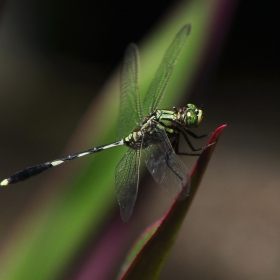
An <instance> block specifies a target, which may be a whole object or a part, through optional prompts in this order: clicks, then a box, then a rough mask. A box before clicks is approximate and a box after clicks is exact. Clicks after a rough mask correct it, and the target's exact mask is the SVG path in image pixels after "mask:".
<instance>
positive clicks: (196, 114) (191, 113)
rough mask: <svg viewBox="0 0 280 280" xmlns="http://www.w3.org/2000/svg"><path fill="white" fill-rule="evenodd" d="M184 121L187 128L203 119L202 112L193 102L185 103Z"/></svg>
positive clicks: (197, 124)
mask: <svg viewBox="0 0 280 280" xmlns="http://www.w3.org/2000/svg"><path fill="white" fill-rule="evenodd" d="M185 110H186V111H185V123H186V126H187V127H188V128H192V127H197V126H199V124H200V122H201V121H202V119H203V112H202V110H200V109H197V107H196V106H195V105H193V104H187V106H186V109H185Z"/></svg>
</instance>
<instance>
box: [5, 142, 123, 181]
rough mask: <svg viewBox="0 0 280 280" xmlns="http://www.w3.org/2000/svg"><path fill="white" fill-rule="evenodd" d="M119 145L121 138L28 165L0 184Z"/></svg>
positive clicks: (28, 176)
mask: <svg viewBox="0 0 280 280" xmlns="http://www.w3.org/2000/svg"><path fill="white" fill-rule="evenodd" d="M121 145H124V141H123V140H120V141H117V142H115V143H112V144H109V145H105V146H100V147H95V148H92V149H89V150H86V151H83V152H80V153H75V154H72V155H69V156H66V157H63V158H59V159H56V160H53V161H49V162H45V163H42V164H39V165H35V166H31V167H28V168H26V169H24V170H21V171H19V172H16V173H15V174H13V175H12V176H10V177H9V178H7V179H4V180H3V181H1V183H0V185H1V186H6V185H10V184H14V183H18V182H20V181H24V180H26V179H29V178H30V177H33V176H35V175H38V174H40V173H41V172H43V171H45V170H47V169H50V168H52V167H55V166H57V165H60V164H62V163H65V162H67V161H69V160H74V159H76V158H80V157H83V156H86V155H90V154H93V153H97V152H100V151H103V150H105V149H109V148H113V147H116V146H121Z"/></svg>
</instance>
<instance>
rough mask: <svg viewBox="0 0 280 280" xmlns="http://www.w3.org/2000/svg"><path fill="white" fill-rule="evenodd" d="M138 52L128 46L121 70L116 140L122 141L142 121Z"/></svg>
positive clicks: (134, 47)
mask: <svg viewBox="0 0 280 280" xmlns="http://www.w3.org/2000/svg"><path fill="white" fill-rule="evenodd" d="M138 67H139V63H138V50H137V47H136V45H134V44H130V45H129V46H128V47H127V49H126V52H125V55H124V60H123V64H122V69H121V94H120V109H119V110H120V111H119V117H118V120H117V131H116V132H117V133H116V134H117V139H118V140H119V139H123V138H124V137H125V136H127V135H128V134H129V133H131V132H132V131H133V129H134V128H135V127H136V126H137V123H139V122H140V121H141V120H142V119H143V112H142V104H141V99H140V93H139V80H138Z"/></svg>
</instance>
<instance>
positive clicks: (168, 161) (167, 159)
mask: <svg viewBox="0 0 280 280" xmlns="http://www.w3.org/2000/svg"><path fill="white" fill-rule="evenodd" d="M172 153H173V151H168V152H167V153H166V158H165V161H166V164H167V166H168V167H169V168H170V170H172V172H173V173H174V174H175V175H176V176H177V177H178V178H180V180H181V182H182V186H183V185H184V183H185V182H184V180H183V178H182V177H181V176H180V175H179V173H178V172H177V171H176V170H175V169H174V168H173V167H172V166H171V164H170V155H172Z"/></svg>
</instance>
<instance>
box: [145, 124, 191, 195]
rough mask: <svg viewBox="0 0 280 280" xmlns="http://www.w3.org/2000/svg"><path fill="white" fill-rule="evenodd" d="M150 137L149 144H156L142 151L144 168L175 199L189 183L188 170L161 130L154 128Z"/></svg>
mask: <svg viewBox="0 0 280 280" xmlns="http://www.w3.org/2000/svg"><path fill="white" fill-rule="evenodd" d="M148 137H149V136H148ZM151 137H152V138H153V139H152V140H151V142H154V143H157V144H151V145H149V146H148V147H147V148H145V149H143V152H144V154H145V163H146V166H147V168H148V169H149V171H150V173H151V174H152V176H153V177H154V179H155V181H156V182H157V183H158V184H159V185H160V186H161V188H162V189H163V190H164V191H165V192H167V193H168V194H170V195H171V196H173V197H176V196H177V194H178V193H179V192H180V191H181V190H182V187H183V185H184V184H185V183H186V182H187V181H188V182H189V173H188V170H187V168H186V167H185V165H184V164H183V162H182V161H181V160H180V159H179V157H178V156H177V155H176V154H175V152H174V150H173V148H172V146H171V144H170V141H169V139H168V137H167V135H166V132H165V131H164V130H163V129H159V128H156V129H155V130H154V132H153V133H152V136H151ZM144 141H145V140H144Z"/></svg>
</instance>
